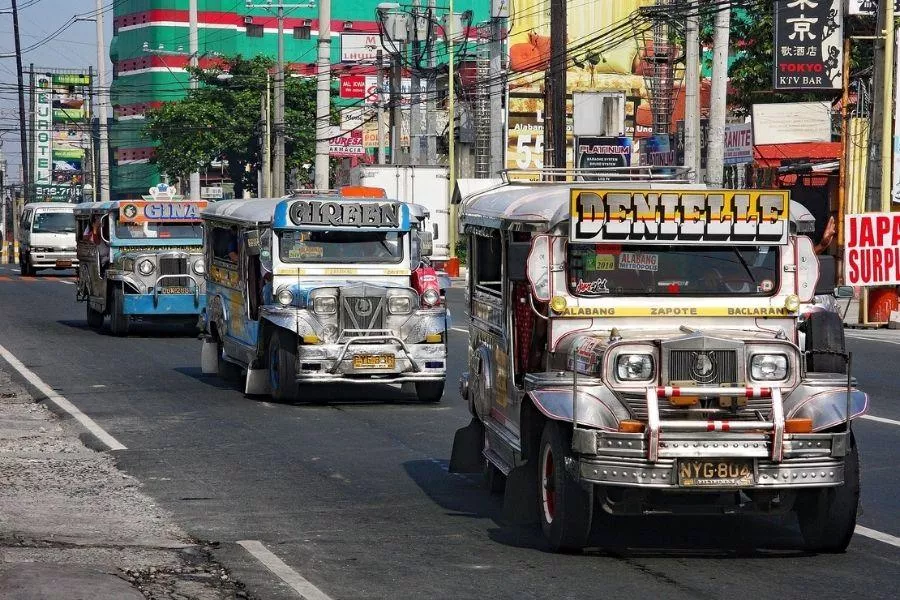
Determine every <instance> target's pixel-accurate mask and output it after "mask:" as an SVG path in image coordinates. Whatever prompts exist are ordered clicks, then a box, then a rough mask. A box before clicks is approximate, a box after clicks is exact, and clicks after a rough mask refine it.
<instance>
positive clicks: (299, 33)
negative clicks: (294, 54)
mask: <svg viewBox="0 0 900 600" xmlns="http://www.w3.org/2000/svg"><path fill="white" fill-rule="evenodd" d="M311 30H312V28H311V27H308V26H302V27H294V39H295V40H308V39H309V35H310V31H311Z"/></svg>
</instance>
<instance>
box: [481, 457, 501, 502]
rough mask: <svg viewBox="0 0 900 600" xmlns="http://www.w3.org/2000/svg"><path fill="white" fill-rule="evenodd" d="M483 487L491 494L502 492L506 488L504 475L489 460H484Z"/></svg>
mask: <svg viewBox="0 0 900 600" xmlns="http://www.w3.org/2000/svg"><path fill="white" fill-rule="evenodd" d="M484 487H485V489H486V490H487V491H489V492H490V493H492V494H502V493H503V492H504V490H506V475H504V474H503V471H501V470H500V469H498V468H497V466H496V465H495V464H494V463H492V462H491V461H489V460H486V461H484Z"/></svg>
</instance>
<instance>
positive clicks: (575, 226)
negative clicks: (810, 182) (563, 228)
mask: <svg viewBox="0 0 900 600" xmlns="http://www.w3.org/2000/svg"><path fill="white" fill-rule="evenodd" d="M570 199H571V204H570V215H571V219H570V227H569V239H570V240H571V241H573V242H588V243H601V242H616V243H633V244H675V243H685V244H695V245H710V244H715V245H729V244H730V245H759V244H767V245H768V244H786V243H787V240H788V208H789V205H790V202H789V198H788V192H786V191H780V190H653V191H650V190H614V189H613V190H602V189H578V188H573V189H572V190H571V195H570Z"/></svg>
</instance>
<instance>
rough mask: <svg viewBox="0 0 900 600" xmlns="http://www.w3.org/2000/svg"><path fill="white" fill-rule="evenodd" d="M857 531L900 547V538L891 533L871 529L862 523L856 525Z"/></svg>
mask: <svg viewBox="0 0 900 600" xmlns="http://www.w3.org/2000/svg"><path fill="white" fill-rule="evenodd" d="M856 533H858V534H859V535H864V536H866V537H867V538H872V539H873V540H878V541H879V542H884V543H885V544H890V545H891V546H896V547H897V548H900V538H898V537H897V536H894V535H891V534H889V533H883V532H881V531H877V530H875V529H869V528H868V527H863V526H862V525H857V526H856Z"/></svg>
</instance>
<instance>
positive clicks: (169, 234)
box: [116, 221, 203, 240]
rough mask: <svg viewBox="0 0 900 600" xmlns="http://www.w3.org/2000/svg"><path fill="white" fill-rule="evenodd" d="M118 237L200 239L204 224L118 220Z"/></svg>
mask: <svg viewBox="0 0 900 600" xmlns="http://www.w3.org/2000/svg"><path fill="white" fill-rule="evenodd" d="M116 237H117V238H118V239H120V240H138V239H166V240H170V239H178V240H199V239H201V238H203V225H202V224H201V223H200V222H184V221H174V222H168V221H149V222H145V223H128V222H121V221H116Z"/></svg>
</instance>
